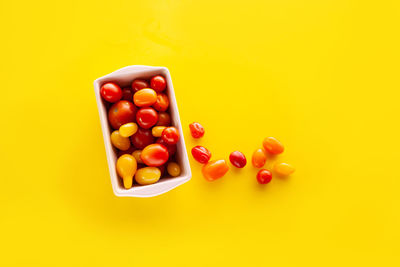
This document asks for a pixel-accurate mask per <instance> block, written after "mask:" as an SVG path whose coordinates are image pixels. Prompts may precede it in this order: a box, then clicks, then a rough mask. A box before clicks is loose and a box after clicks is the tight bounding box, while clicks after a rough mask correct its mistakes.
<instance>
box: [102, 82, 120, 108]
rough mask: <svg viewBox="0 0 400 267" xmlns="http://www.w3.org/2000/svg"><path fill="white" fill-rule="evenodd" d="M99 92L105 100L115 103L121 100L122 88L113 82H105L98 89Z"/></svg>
mask: <svg viewBox="0 0 400 267" xmlns="http://www.w3.org/2000/svg"><path fill="white" fill-rule="evenodd" d="M100 94H101V96H102V97H103V99H104V100H106V101H107V102H110V103H115V102H117V101H119V100H121V97H122V90H121V88H120V87H119V86H118V85H117V84H115V83H105V84H103V86H102V87H101V89H100Z"/></svg>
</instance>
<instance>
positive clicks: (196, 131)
mask: <svg viewBox="0 0 400 267" xmlns="http://www.w3.org/2000/svg"><path fill="white" fill-rule="evenodd" d="M189 129H190V133H191V135H192V136H193V138H200V137H203V135H204V128H203V126H202V125H201V124H200V123H198V122H193V123H191V124H189Z"/></svg>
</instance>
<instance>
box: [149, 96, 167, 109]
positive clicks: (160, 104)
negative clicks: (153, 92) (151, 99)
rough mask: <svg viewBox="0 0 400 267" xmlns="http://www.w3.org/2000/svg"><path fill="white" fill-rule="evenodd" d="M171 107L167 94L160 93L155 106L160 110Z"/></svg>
mask: <svg viewBox="0 0 400 267" xmlns="http://www.w3.org/2000/svg"><path fill="white" fill-rule="evenodd" d="M168 107H169V99H168V96H167V95H166V94H158V95H157V100H156V103H154V105H153V108H155V109H156V110H158V111H166V110H167V109H168Z"/></svg>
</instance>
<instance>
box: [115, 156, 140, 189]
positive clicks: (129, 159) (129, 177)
mask: <svg viewBox="0 0 400 267" xmlns="http://www.w3.org/2000/svg"><path fill="white" fill-rule="evenodd" d="M136 169H137V163H136V159H135V158H134V157H133V156H132V155H129V154H124V155H122V156H121V157H119V158H118V160H117V173H118V175H119V176H120V177H121V178H122V180H123V182H124V187H125V188H126V189H129V188H131V187H132V183H133V176H134V175H135V173H136Z"/></svg>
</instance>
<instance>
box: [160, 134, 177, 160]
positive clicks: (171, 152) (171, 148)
mask: <svg viewBox="0 0 400 267" xmlns="http://www.w3.org/2000/svg"><path fill="white" fill-rule="evenodd" d="M156 143H157V144H161V145H163V146H165V147H166V148H167V149H168V154H169V155H170V156H173V155H175V153H176V145H170V144H167V143H166V142H165V141H164V140H163V139H162V138H161V137H160V138H158V139H157V141H156Z"/></svg>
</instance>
